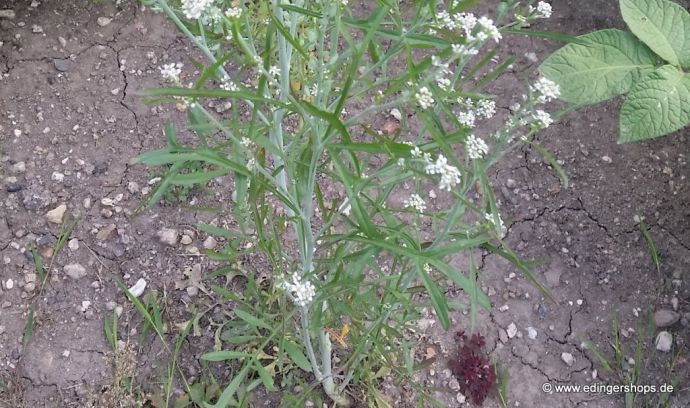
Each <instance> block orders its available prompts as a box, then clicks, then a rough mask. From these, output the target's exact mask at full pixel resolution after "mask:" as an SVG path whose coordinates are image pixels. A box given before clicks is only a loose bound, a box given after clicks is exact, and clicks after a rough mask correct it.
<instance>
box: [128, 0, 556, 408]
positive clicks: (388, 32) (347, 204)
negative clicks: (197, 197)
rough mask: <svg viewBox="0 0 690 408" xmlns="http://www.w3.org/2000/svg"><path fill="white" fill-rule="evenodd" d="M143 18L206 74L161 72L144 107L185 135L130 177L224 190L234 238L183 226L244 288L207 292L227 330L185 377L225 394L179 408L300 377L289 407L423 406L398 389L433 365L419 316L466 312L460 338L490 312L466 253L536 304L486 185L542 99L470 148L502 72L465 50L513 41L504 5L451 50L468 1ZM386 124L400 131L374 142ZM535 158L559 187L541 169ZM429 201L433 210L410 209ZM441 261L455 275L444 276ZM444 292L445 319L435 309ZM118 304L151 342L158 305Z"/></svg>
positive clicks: (170, 12)
mask: <svg viewBox="0 0 690 408" xmlns="http://www.w3.org/2000/svg"><path fill="white" fill-rule="evenodd" d="M148 3H149V4H150V5H151V6H153V7H155V8H157V9H158V10H161V11H163V12H165V13H166V15H167V16H168V18H169V19H170V20H171V21H172V22H174V23H175V24H176V25H177V26H178V28H179V29H180V30H181V31H182V32H183V33H184V34H185V35H186V36H187V37H188V38H189V39H190V40H191V41H192V42H193V43H194V44H195V45H196V46H197V47H198V48H199V49H200V50H201V51H202V52H203V54H204V55H205V56H206V57H208V59H209V61H208V65H206V66H198V69H199V71H200V73H199V76H198V79H197V80H196V81H194V82H192V85H190V86H183V85H182V83H181V81H180V78H179V72H177V71H176V68H175V66H168V68H165V70H166V72H167V78H168V79H169V80H170V81H171V82H173V84H174V86H172V87H169V88H164V89H154V90H150V91H149V92H148V95H149V97H150V98H151V101H153V102H161V101H165V102H175V103H177V104H180V105H183V106H184V107H186V109H187V111H188V121H189V129H190V131H191V132H192V133H193V135H195V136H196V140H195V141H194V142H193V143H188V144H182V143H180V142H179V141H178V139H177V137H176V130H175V129H174V127H173V126H172V125H168V126H166V129H165V135H166V141H167V143H166V146H165V147H164V148H162V149H159V150H154V151H150V152H146V153H144V154H142V155H141V156H139V157H138V158H137V159H136V160H135V162H138V163H143V164H146V165H149V166H165V167H164V168H165V174H164V175H163V176H162V180H161V181H160V183H159V185H158V188H157V189H156V190H155V191H154V192H153V193H152V195H151V196H150V197H151V198H150V201H149V203H150V204H154V203H157V202H158V201H160V199H161V198H164V197H165V192H166V191H169V190H170V189H171V188H174V187H175V186H182V187H185V188H191V187H193V186H202V187H203V186H206V185H207V183H209V182H210V181H211V180H213V179H216V178H218V177H231V178H232V180H233V181H234V188H233V191H232V202H231V203H229V204H228V207H231V208H229V210H230V209H231V210H232V211H233V216H234V217H233V218H234V219H235V221H236V222H237V228H236V229H233V230H230V229H228V228H222V227H220V226H218V225H208V224H203V225H200V226H199V229H200V230H203V231H205V232H207V233H210V234H214V235H218V236H221V237H223V238H224V239H226V242H227V244H226V245H225V247H224V248H223V250H221V251H218V252H209V253H208V255H209V257H211V258H212V259H214V260H222V261H226V262H228V263H229V265H227V266H224V267H221V268H220V269H219V270H217V271H215V272H212V273H211V274H209V276H207V277H205V279H212V278H216V277H220V276H223V275H225V276H226V282H230V281H231V280H232V279H233V277H235V276H243V278H244V279H246V283H245V287H244V288H242V289H239V290H238V289H237V288H231V287H230V286H229V285H224V286H223V285H220V284H218V282H217V281H214V282H210V285H209V287H210V288H211V289H210V290H211V291H212V292H213V294H215V295H216V296H220V297H222V298H223V300H225V301H228V302H233V304H234V316H233V317H232V318H231V319H228V320H227V321H224V322H222V323H220V327H218V328H217V331H216V345H215V347H214V349H213V350H212V351H209V352H208V353H206V354H204V355H203V356H202V361H204V363H205V364H209V365H212V364H226V365H227V366H229V367H230V371H231V375H230V378H228V379H227V384H226V385H225V386H224V388H223V390H222V391H220V390H219V391H220V392H219V393H216V394H210V393H208V392H206V391H203V390H201V389H196V388H187V393H188V395H187V397H188V398H187V401H192V400H194V401H195V402H196V401H202V402H203V406H207V407H209V406H213V407H224V406H228V405H231V406H242V404H243V401H246V398H248V397H247V396H248V395H249V394H250V393H251V391H252V390H253V389H254V388H256V387H258V386H262V387H263V388H265V389H266V390H274V389H277V388H278V387H283V386H285V385H287V384H291V383H292V384H294V383H296V382H300V381H302V382H304V381H305V379H306V378H310V379H311V378H313V382H312V383H311V384H310V385H309V390H308V391H306V393H305V395H300V396H295V397H294V400H295V401H296V402H295V403H296V404H303V403H304V401H305V399H306V398H307V396H306V395H309V398H311V399H312V401H314V400H318V399H317V398H316V397H314V398H312V395H316V394H317V393H316V391H315V389H316V388H319V389H322V390H323V391H324V392H325V394H326V396H327V397H328V398H330V400H332V401H333V402H335V403H336V404H342V405H345V404H347V403H348V397H346V394H347V393H346V389H347V387H348V386H349V385H350V384H351V383H353V382H355V383H357V384H358V385H359V386H360V387H361V388H362V389H364V390H368V395H369V398H370V401H369V402H370V403H371V404H373V405H374V406H387V405H386V402H385V397H384V396H383V395H381V394H380V393H379V392H378V391H377V390H376V386H377V383H378V382H379V381H380V380H381V378H383V377H384V376H386V375H388V374H391V375H395V376H396V377H397V378H399V379H401V380H404V381H408V382H410V383H412V384H413V385H412V386H413V388H414V389H415V391H416V392H417V394H418V395H419V400H420V404H425V403H428V404H429V405H432V406H440V404H439V403H438V402H436V401H434V400H433V398H431V397H430V396H429V395H428V393H426V392H425V390H423V389H422V387H421V386H419V385H416V384H414V381H413V378H414V374H415V371H417V370H420V369H422V368H424V367H425V366H426V365H428V364H429V363H430V361H421V362H419V361H414V358H413V356H412V353H411V351H412V349H413V348H414V341H413V340H412V339H410V338H408V333H409V332H411V331H413V330H414V329H415V327H416V324H417V322H418V320H419V319H421V318H423V317H425V314H424V312H423V311H424V310H427V311H428V310H433V312H434V313H435V316H436V318H437V320H438V322H439V324H440V326H441V327H443V328H444V329H449V328H450V325H451V313H452V312H453V309H452V308H453V307H456V305H458V304H463V303H466V304H467V306H466V308H467V309H468V312H469V315H470V317H469V321H470V324H471V325H472V326H474V323H475V320H476V316H477V311H478V310H479V308H485V309H488V308H490V307H491V302H490V300H489V297H488V296H487V295H486V294H485V293H483V292H482V290H481V289H480V286H479V284H478V280H479V279H480V276H481V271H480V270H479V269H478V266H477V265H476V264H475V261H474V257H473V256H472V255H471V253H472V251H476V250H477V249H479V248H485V249H488V250H491V251H494V252H495V253H497V254H498V255H500V256H502V257H504V258H506V259H507V260H509V261H510V262H511V263H513V264H514V265H515V267H516V268H517V269H519V270H520V271H522V272H523V273H525V274H526V275H527V276H528V278H529V279H531V280H533V281H534V283H535V284H536V285H537V287H539V289H541V290H542V291H543V292H544V293H545V295H546V296H549V297H550V294H549V293H548V290H547V289H546V288H545V287H544V286H543V285H541V283H540V282H539V281H538V280H537V279H536V277H535V276H534V275H533V274H532V273H531V272H530V270H529V268H528V264H527V263H526V262H524V261H522V260H520V259H519V258H518V257H517V256H516V255H515V253H514V252H513V251H512V250H510V248H508V247H507V245H506V244H505V243H504V242H503V240H502V238H503V236H504V234H505V233H506V228H505V226H504V225H503V221H502V219H501V216H500V209H499V208H498V205H497V202H496V198H495V196H494V194H493V190H492V186H491V184H490V182H489V177H488V176H487V171H488V169H489V168H490V167H491V165H492V164H494V163H496V162H498V161H499V160H500V159H501V157H502V156H503V155H504V154H506V153H507V152H509V151H510V150H511V149H514V148H516V147H518V146H521V145H524V144H527V145H529V144H531V142H530V137H532V136H533V135H534V134H535V133H536V132H538V131H540V130H541V129H543V128H544V127H546V126H548V125H549V124H550V123H551V117H550V116H549V114H548V113H546V112H544V111H542V110H541V109H538V105H539V104H540V103H543V102H545V101H546V100H548V99H549V95H541V94H539V92H530V95H529V97H526V98H525V99H524V100H522V101H521V106H518V107H516V108H515V109H513V111H514V112H513V114H512V116H511V117H510V118H509V119H508V120H507V121H506V122H505V123H499V124H497V126H492V128H496V129H498V130H496V131H495V133H493V134H490V135H477V136H475V135H473V134H472V133H473V128H474V126H475V125H474V120H475V119H476V120H483V119H489V118H490V117H492V116H493V114H494V111H495V108H496V105H495V101H494V96H493V95H490V94H487V93H485V90H486V89H490V87H489V86H488V85H490V84H491V83H492V82H494V81H495V80H496V79H497V78H499V77H500V76H501V74H503V73H504V72H505V70H506V69H507V68H508V67H509V66H510V65H511V64H512V63H513V61H514V57H512V56H510V57H508V58H505V59H504V60H503V61H498V62H497V63H496V64H495V65H491V66H489V64H490V63H491V62H492V60H495V57H496V56H497V55H498V48H497V47H495V48H493V49H492V50H491V51H488V52H486V53H485V54H481V53H480V51H481V52H484V51H482V50H483V48H484V46H485V44H486V43H488V42H489V41H491V42H498V40H500V38H501V30H503V29H505V30H511V29H513V30H514V29H515V27H516V26H517V25H518V23H516V22H510V21H505V20H507V16H509V15H512V14H511V12H514V13H513V14H515V15H517V13H518V12H522V9H521V8H519V7H518V4H519V2H518V1H517V0H511V1H505V2H502V3H501V6H500V8H499V10H498V16H497V17H496V25H494V22H493V21H492V20H489V19H488V18H485V19H480V20H478V19H475V20H473V22H470V23H468V24H474V26H473V28H472V29H471V30H469V31H468V32H465V31H463V30H462V29H460V26H461V25H460V24H459V23H457V21H453V23H454V24H449V23H448V20H449V19H457V20H458V21H460V19H462V18H464V16H463V15H460V14H459V10H467V9H469V8H470V7H472V6H473V5H475V4H477V3H479V2H478V1H476V0H465V1H460V2H456V3H453V4H455V6H457V7H456V9H450V10H447V8H444V10H447V12H448V13H449V14H448V17H447V18H445V17H444V18H441V15H440V14H439V13H438V11H439V10H437V9H441V8H442V7H444V6H445V5H442V4H441V3H439V4H434V3H435V2H431V3H429V2H423V1H418V2H403V1H379V2H376V3H375V4H372V7H371V10H370V11H368V12H367V13H368V14H365V15H364V16H363V17H359V18H355V17H354V16H353V13H352V10H350V8H349V7H346V6H344V5H343V2H340V1H322V0H300V1H293V2H290V4H285V2H281V1H277V0H274V1H271V2H268V1H266V2H249V3H247V4H239V3H233V6H232V7H230V8H227V9H225V10H224V11H225V12H223V13H215V14H213V13H209V14H204V15H201V16H196V17H195V16H194V15H193V13H191V12H190V10H189V9H185V7H184V2H183V5H182V7H181V8H180V9H177V8H175V7H174V6H171V4H169V3H168V2H167V1H165V0H155V1H154V0H150V1H148ZM218 3H219V2H216V3H215V4H218ZM240 3H242V2H240ZM530 4H531V2H530ZM225 6H228V5H227V4H225ZM455 6H454V7H455ZM214 7H215V5H214ZM221 11H223V10H221ZM527 13H528V14H526V15H524V16H523V17H521V23H525V22H527V21H531V20H533V19H535V18H539V15H538V13H537V12H535V10H534V9H533V8H531V7H530V8H528V9H527ZM549 13H550V12H549ZM360 14H361V13H360ZM468 21H470V20H468ZM477 21H480V22H481V23H478V22H477ZM265 23H268V24H265ZM521 23H520V24H521ZM475 55H476V56H477V57H476V58H475ZM432 56H433V57H432ZM226 66H232V67H233V72H227V71H226V69H225V67H226ZM209 99H215V100H227V101H231V102H232V108H231V109H229V110H227V112H224V113H222V114H220V115H215V114H213V113H211V112H210V111H209V110H207V109H206V106H207V102H208V101H209ZM393 109H394V110H393ZM350 111H351V112H350ZM395 111H397V112H396V114H394V112H395ZM461 113H462V114H465V115H469V114H471V115H472V116H471V119H472V120H471V121H470V120H469V119H468V118H467V117H464V118H461ZM390 116H394V117H396V118H397V119H396V122H397V125H399V129H398V130H395V131H390V132H383V131H380V130H379V129H380V126H379V125H378V124H376V125H374V123H375V122H376V121H377V119H378V118H386V117H390ZM489 145H490V147H489ZM536 146H538V145H536ZM538 151H540V152H542V153H543V154H544V155H545V157H546V160H547V161H548V162H549V163H551V164H552V165H553V166H554V168H556V169H557V171H558V172H559V174H561V176H562V178H563V180H564V183H566V184H567V178H566V177H565V173H564V172H563V170H562V169H561V168H560V167H559V166H558V164H557V162H556V160H555V158H554V157H553V156H551V155H550V154H548V152H546V151H545V150H543V149H541V148H538ZM430 188H434V189H435V192H434V193H433V194H431V195H430V194H429V193H428V190H429V189H430ZM436 191H439V192H438V193H436ZM437 194H438V195H443V196H444V198H445V199H443V200H438V201H436V202H433V205H432V203H431V201H430V202H429V204H427V202H426V200H427V199H428V200H433V199H434V198H435V197H437ZM422 196H424V197H425V198H422ZM426 197H431V198H426ZM432 207H433V208H432ZM426 222H428V223H429V224H430V225H431V228H430V230H429V231H425V229H426V226H424V225H425V223H426ZM427 232H428V234H427ZM458 253H462V254H464V255H468V256H467V257H466V258H467V259H468V261H467V262H464V263H463V262H458V261H457V259H454V258H455V255H456V254H458ZM249 254H251V255H252V256H253V257H260V258H261V259H262V260H265V262H266V263H267V265H268V267H267V268H264V269H266V270H265V271H262V272H265V273H266V275H267V276H268V278H267V279H266V280H265V281H259V280H258V277H257V276H256V275H255V274H254V273H252V272H256V271H252V270H244V268H243V267H242V260H243V259H244V257H245V256H246V255H249ZM262 268H263V267H262ZM449 285H452V286H454V287H455V289H457V290H458V291H460V292H461V293H462V295H461V299H462V300H461V301H458V300H457V299H449V297H448V294H447V289H446V288H447V287H448V286H449ZM130 300H131V302H132V303H133V304H134V306H135V307H136V309H137V310H138V311H139V313H140V314H141V315H142V316H143V317H144V320H145V323H146V324H145V329H149V330H153V331H155V332H156V333H157V334H158V335H159V336H161V339H163V337H162V327H163V323H162V321H161V320H160V316H161V315H163V314H162V313H161V311H160V310H159V309H158V306H157V305H158V302H157V301H155V299H154V300H152V301H151V300H148V301H145V302H142V301H140V300H138V299H136V298H133V297H131V296H130ZM336 354H337V356H338V360H335V359H334V358H333V356H334V355H336ZM336 361H337V363H336ZM304 372H308V373H310V374H309V376H304ZM286 388H287V387H286ZM312 391H313V392H312ZM504 391H505V390H504ZM504 397H505V396H504ZM195 398H196V399H195ZM213 399H215V402H212V401H213ZM289 399H291V400H292V399H293V398H289ZM197 403H198V402H197Z"/></svg>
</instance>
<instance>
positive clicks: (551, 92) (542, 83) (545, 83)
mask: <svg viewBox="0 0 690 408" xmlns="http://www.w3.org/2000/svg"><path fill="white" fill-rule="evenodd" d="M529 89H530V91H532V92H534V93H536V94H538V95H539V96H538V97H537V101H538V102H539V103H546V102H550V101H551V100H552V99H557V98H558V97H559V96H561V89H560V88H559V87H558V85H557V84H556V83H555V82H553V81H552V80H550V79H547V78H543V77H542V78H539V79H538V80H537V82H535V83H534V85H530V87H529Z"/></svg>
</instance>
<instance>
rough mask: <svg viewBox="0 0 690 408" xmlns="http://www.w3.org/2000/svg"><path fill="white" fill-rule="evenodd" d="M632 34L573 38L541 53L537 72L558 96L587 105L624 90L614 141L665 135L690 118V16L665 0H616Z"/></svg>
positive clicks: (609, 31) (609, 32)
mask: <svg viewBox="0 0 690 408" xmlns="http://www.w3.org/2000/svg"><path fill="white" fill-rule="evenodd" d="M620 9H621V13H622V15H623V20H625V22H626V24H627V25H628V28H630V31H631V32H632V34H631V33H628V32H626V31H622V30H617V29H606V30H600V31H595V32H592V33H589V34H585V35H582V36H579V37H577V39H576V40H575V42H573V43H571V44H568V45H566V46H565V47H563V48H561V49H559V50H558V51H556V52H555V53H553V54H552V55H551V56H550V57H549V58H547V59H546V60H545V61H544V63H543V64H542V65H541V67H540V71H541V72H542V74H543V75H544V76H545V77H547V78H549V79H551V80H553V81H555V82H556V83H557V84H558V85H559V86H560V88H561V94H562V95H561V98H563V99H564V100H566V101H568V102H572V103H575V104H578V105H591V104H595V103H599V102H603V101H606V100H608V99H611V98H613V97H615V96H618V95H621V94H625V95H626V97H625V101H624V102H623V106H622V107H621V113H620V133H619V137H618V140H619V142H633V141H638V140H644V139H651V138H654V137H658V136H663V135H666V134H669V133H671V132H675V131H676V130H679V129H682V128H683V127H685V126H686V125H687V124H688V123H690V75H689V74H688V70H690V13H688V11H687V10H685V9H684V8H683V7H682V6H680V5H679V4H676V3H674V2H672V1H669V0H620Z"/></svg>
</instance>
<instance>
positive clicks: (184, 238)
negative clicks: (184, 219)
mask: <svg viewBox="0 0 690 408" xmlns="http://www.w3.org/2000/svg"><path fill="white" fill-rule="evenodd" d="M180 243H182V245H189V244H191V243H192V237H190V236H189V235H186V234H185V235H183V236H182V238H181V239H180Z"/></svg>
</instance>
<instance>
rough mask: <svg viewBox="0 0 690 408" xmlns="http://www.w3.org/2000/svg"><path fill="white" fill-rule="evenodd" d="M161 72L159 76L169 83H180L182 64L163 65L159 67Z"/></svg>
mask: <svg viewBox="0 0 690 408" xmlns="http://www.w3.org/2000/svg"><path fill="white" fill-rule="evenodd" d="M158 69H160V71H161V76H162V77H163V78H164V79H167V80H168V81H170V82H179V81H180V74H181V73H182V64H181V63H179V62H178V63H174V62H173V63H171V64H164V65H163V66H162V67H159V68H158Z"/></svg>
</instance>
